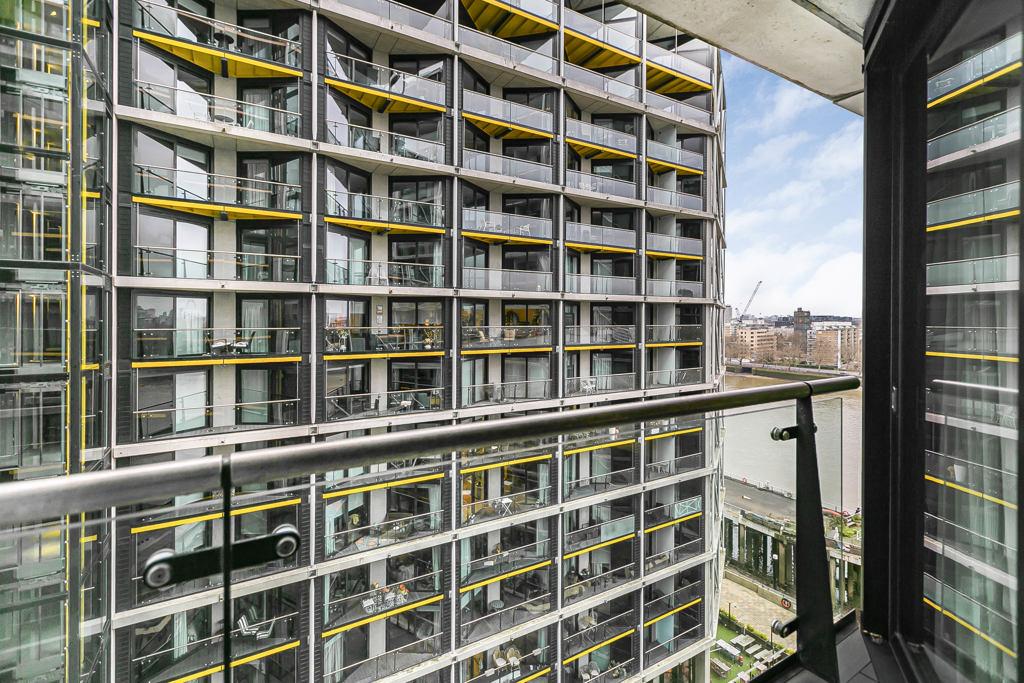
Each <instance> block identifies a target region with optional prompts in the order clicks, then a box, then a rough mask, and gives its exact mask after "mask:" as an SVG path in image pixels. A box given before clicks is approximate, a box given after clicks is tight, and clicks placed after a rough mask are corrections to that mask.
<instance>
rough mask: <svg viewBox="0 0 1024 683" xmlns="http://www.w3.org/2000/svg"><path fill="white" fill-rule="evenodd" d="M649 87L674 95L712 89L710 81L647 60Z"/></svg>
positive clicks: (649, 88)
mask: <svg viewBox="0 0 1024 683" xmlns="http://www.w3.org/2000/svg"><path fill="white" fill-rule="evenodd" d="M647 89H648V90H651V91H653V92H656V93H661V94H662V95H674V94H678V93H687V92H707V91H709V90H711V89H712V87H711V84H710V83H706V82H705V81H702V80H700V79H699V78H694V77H693V76H687V75H686V74H684V73H681V72H679V71H676V70H675V69H670V68H669V67H667V66H662V65H661V64H656V63H655V62H647Z"/></svg>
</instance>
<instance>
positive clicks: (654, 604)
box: [644, 581, 705, 619]
mask: <svg viewBox="0 0 1024 683" xmlns="http://www.w3.org/2000/svg"><path fill="white" fill-rule="evenodd" d="M704 591H705V587H704V582H703V581H694V582H693V583H690V584H687V585H685V586H683V587H682V588H676V589H675V590H673V591H672V592H671V593H668V594H666V595H659V596H657V597H654V598H652V599H651V600H648V601H647V602H646V603H644V615H645V616H646V618H647V619H652V618H654V617H658V616H661V615H662V614H668V613H669V612H671V611H672V610H674V609H676V608H678V607H684V606H686V605H692V604H693V603H694V601H695V600H700V599H702V598H703V597H704ZM658 592H659V593H660V592H661V591H658Z"/></svg>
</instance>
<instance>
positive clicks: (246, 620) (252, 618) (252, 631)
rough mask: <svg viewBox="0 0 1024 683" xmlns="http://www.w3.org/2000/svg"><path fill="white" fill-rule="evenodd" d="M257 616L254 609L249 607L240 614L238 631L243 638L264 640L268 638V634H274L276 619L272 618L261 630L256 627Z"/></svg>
mask: <svg viewBox="0 0 1024 683" xmlns="http://www.w3.org/2000/svg"><path fill="white" fill-rule="evenodd" d="M258 621H259V615H257V614H256V609H255V608H254V607H250V608H249V609H247V610H246V611H244V612H242V616H240V617H238V631H239V633H241V634H242V635H243V636H250V637H255V638H256V640H265V639H266V638H269V637H270V634H271V633H273V632H274V624H275V623H276V622H277V617H274V618H273V619H271V620H270V621H268V622H267V623H266V624H263V626H262V628H261V627H260V626H259V625H258V623H257V622H258Z"/></svg>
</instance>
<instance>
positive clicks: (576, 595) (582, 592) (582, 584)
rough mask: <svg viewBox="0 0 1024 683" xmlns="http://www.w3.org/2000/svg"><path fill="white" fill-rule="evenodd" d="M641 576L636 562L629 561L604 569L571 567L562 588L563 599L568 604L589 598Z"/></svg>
mask: <svg viewBox="0 0 1024 683" xmlns="http://www.w3.org/2000/svg"><path fill="white" fill-rule="evenodd" d="M639 576H640V570H639V568H638V567H637V564H636V562H628V563H626V564H621V565H619V566H618V567H613V568H611V569H605V570H603V571H599V570H596V569H595V570H591V569H589V568H584V569H570V570H569V572H568V574H567V576H566V577H565V583H563V584H562V585H563V588H562V599H563V601H564V602H565V604H567V605H571V604H572V603H574V602H578V601H580V600H582V599H584V598H589V597H592V596H594V595H597V594H599V593H603V592H604V591H607V590H611V589H612V588H615V587H616V586H621V585H622V584H624V583H629V582H630V581H632V580H633V579H636V578H638V577H639Z"/></svg>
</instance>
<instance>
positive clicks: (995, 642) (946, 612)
mask: <svg viewBox="0 0 1024 683" xmlns="http://www.w3.org/2000/svg"><path fill="white" fill-rule="evenodd" d="M922 599H923V600H924V603H925V604H926V605H928V606H929V607H931V608H932V609H934V610H935V611H936V612H938V613H940V614H942V615H943V616H945V617H949V618H950V619H952V620H953V621H955V622H956V623H958V624H960V625H961V626H963V627H964V628H965V629H967V630H968V631H970V632H971V633H973V634H975V635H976V636H979V637H981V638H982V639H983V640H985V641H986V642H988V643H990V644H992V645H995V646H996V647H997V648H999V649H1000V650H1001V651H1002V652H1004V653H1005V654H1008V655H1010V656H1011V657H1013V658H1014V659H1016V658H1017V653H1016V652H1014V651H1013V650H1011V649H1010V648H1008V647H1006V646H1005V645H1003V644H1002V643H1000V642H999V641H998V640H996V639H995V638H993V637H992V636H990V635H988V634H987V633H982V632H981V631H979V630H978V629H977V628H976V627H975V626H972V625H971V624H968V623H967V622H966V621H964V620H963V619H961V618H960V617H958V616H957V615H955V614H953V613H952V612H950V611H949V610H948V609H945V608H943V607H939V606H938V605H936V604H935V603H934V602H932V601H931V600H929V599H928V598H922Z"/></svg>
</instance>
